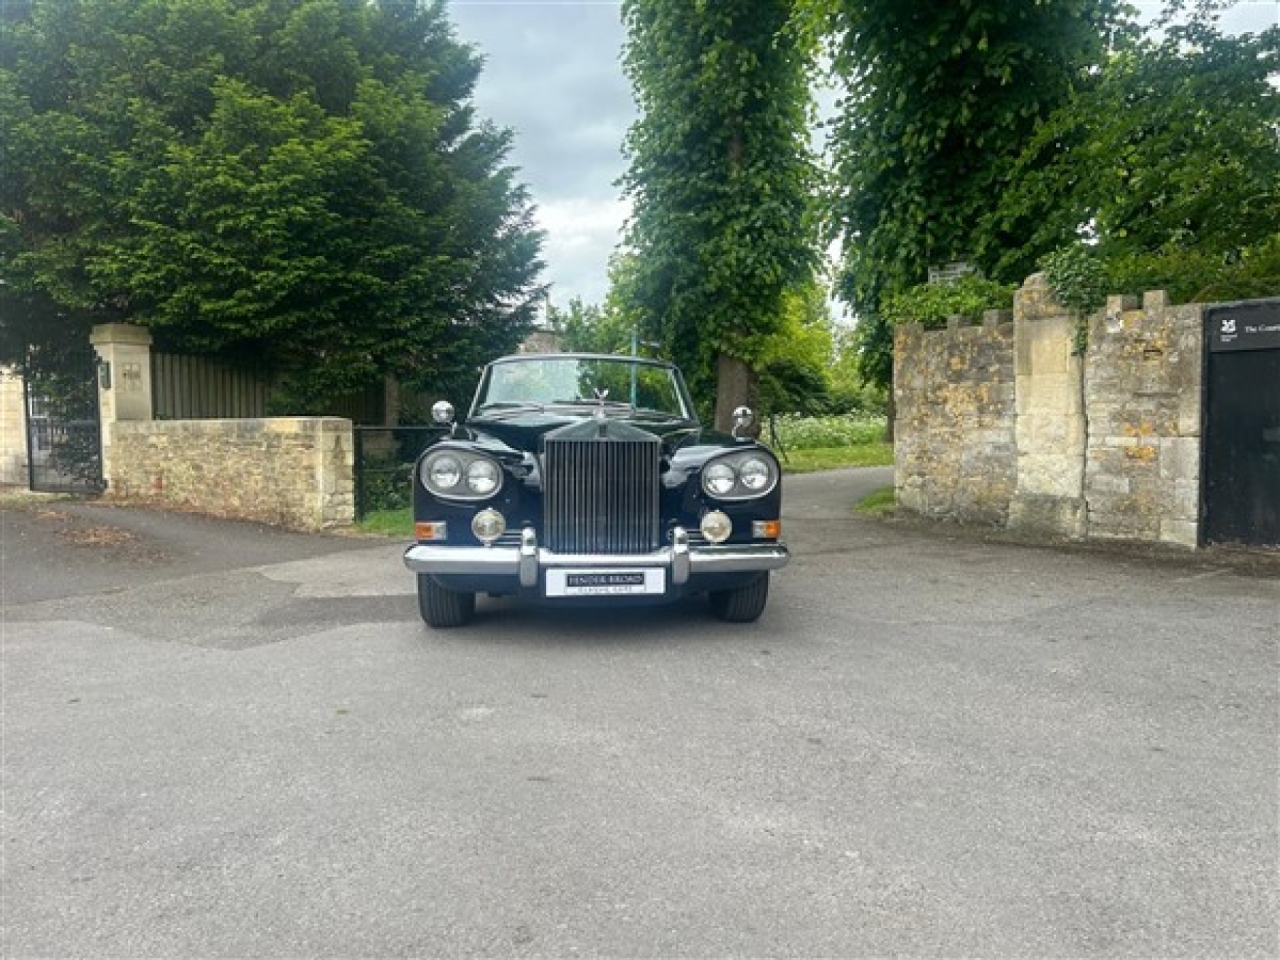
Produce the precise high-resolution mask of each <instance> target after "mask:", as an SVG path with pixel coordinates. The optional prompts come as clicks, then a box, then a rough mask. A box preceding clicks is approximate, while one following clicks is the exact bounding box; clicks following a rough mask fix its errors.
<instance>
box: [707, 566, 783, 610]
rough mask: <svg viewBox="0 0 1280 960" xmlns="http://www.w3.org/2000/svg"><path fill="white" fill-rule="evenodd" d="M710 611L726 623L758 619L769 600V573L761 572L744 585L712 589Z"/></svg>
mask: <svg viewBox="0 0 1280 960" xmlns="http://www.w3.org/2000/svg"><path fill="white" fill-rule="evenodd" d="M709 596H710V597H711V611H712V613H714V614H715V615H716V616H717V617H719V618H720V619H721V620H723V621H725V622H726V623H751V622H752V621H754V620H759V619H760V614H762V613H764V605H765V604H766V603H767V602H768V600H769V574H768V573H767V572H766V573H762V574H760V576H758V577H756V578H755V579H754V580H752V581H751V582H750V583H748V584H747V585H746V586H745V587H738V588H737V589H736V590H713V591H712V592H711V593H710V594H709Z"/></svg>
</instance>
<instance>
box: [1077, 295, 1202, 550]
mask: <svg viewBox="0 0 1280 960" xmlns="http://www.w3.org/2000/svg"><path fill="white" fill-rule="evenodd" d="M1203 329H1204V325H1203V321H1202V308H1201V307H1199V306H1198V305H1191V306H1185V307H1170V306H1169V305H1168V302H1167V300H1166V298H1165V296H1164V294H1163V293H1154V294H1147V296H1146V297H1145V298H1144V300H1143V306H1142V309H1137V304H1136V302H1132V301H1127V300H1125V299H1122V298H1113V299H1112V300H1111V301H1110V302H1109V303H1108V306H1107V310H1106V311H1104V312H1103V313H1101V314H1099V315H1098V316H1095V317H1094V318H1093V319H1092V320H1091V322H1090V324H1089V347H1088V352H1087V354H1086V367H1087V371H1088V374H1087V377H1086V380H1085V402H1086V406H1087V410H1088V416H1089V437H1088V449H1087V456H1086V460H1085V483H1084V491H1085V500H1086V502H1087V504H1088V510H1089V517H1088V523H1089V536H1091V537H1098V538H1112V539H1125V540H1150V541H1159V542H1165V543H1177V544H1182V545H1184V546H1188V547H1194V546H1196V543H1197V540H1198V524H1199V514H1200V438H1201V396H1202V369H1203V364H1202V357H1203V341H1204V336H1203Z"/></svg>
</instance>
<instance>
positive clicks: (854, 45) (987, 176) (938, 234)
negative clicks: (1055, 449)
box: [806, 0, 1120, 383]
mask: <svg viewBox="0 0 1280 960" xmlns="http://www.w3.org/2000/svg"><path fill="white" fill-rule="evenodd" d="M806 6H807V7H808V9H809V12H810V15H811V17H813V16H814V15H815V14H816V19H817V21H818V22H819V24H821V29H824V30H826V31H828V32H829V34H830V36H831V38H832V40H831V42H832V48H833V49H832V58H833V64H834V69H835V71H836V73H837V74H838V75H839V76H840V77H841V78H842V80H843V83H844V85H845V89H846V96H845V99H844V101H843V108H842V110H841V112H840V115H839V117H838V118H837V120H836V121H835V123H834V125H833V129H832V133H831V145H832V151H833V175H832V185H831V189H830V199H829V213H830V223H831V228H832V232H833V234H834V235H835V236H836V237H838V238H839V239H840V240H841V241H842V244H843V251H844V253H843V257H844V260H843V269H842V273H841V277H840V280H839V284H838V291H839V293H840V295H841V297H842V298H843V299H844V300H845V301H846V302H848V303H849V304H850V306H851V307H852V308H853V310H854V312H855V313H856V314H857V316H858V317H859V322H860V334H859V339H860V342H861V351H862V355H863V357H864V360H865V363H864V368H863V369H864V373H865V374H866V375H867V376H868V377H869V378H871V379H873V380H874V381H876V382H878V383H887V382H888V379H889V377H890V375H891V371H892V359H891V358H892V332H891V325H890V324H888V323H886V322H885V321H884V320H883V318H881V317H880V316H879V311H880V308H881V305H882V303H883V301H884V298H885V297H887V296H889V295H891V294H894V293H899V292H901V291H903V290H906V289H907V288H909V287H912V286H914V285H916V284H919V283H921V282H923V281H924V280H925V279H926V278H927V275H928V269H929V267H930V266H932V265H940V264H943V263H946V262H949V261H952V260H970V259H972V258H974V257H978V258H979V263H980V265H982V266H986V265H988V264H989V263H990V262H991V261H992V260H993V258H995V257H998V255H999V252H1000V251H1001V249H1002V245H1003V244H1005V243H1010V244H1015V245H1016V244H1018V243H1019V238H1018V237H1017V236H1016V235H1008V236H1003V235H1002V236H996V237H993V238H988V237H982V236H979V235H976V227H977V226H978V225H979V224H980V223H981V222H982V221H983V217H984V215H985V214H986V212H987V210H988V208H989V207H990V205H991V204H993V203H994V202H995V200H996V198H997V197H998V195H999V193H1000V192H1001V191H1002V190H1003V189H1004V187H1005V184H1006V183H1007V181H1008V177H1009V175H1010V171H1011V169H1012V167H1013V165H1014V163H1015V161H1016V160H1017V158H1018V157H1019V155H1020V154H1021V152H1022V149H1023V146H1024V144H1025V143H1026V141H1027V139H1028V138H1029V137H1030V136H1031V135H1032V133H1033V131H1034V130H1035V127H1036V124H1037V123H1038V122H1039V121H1040V120H1042V119H1043V118H1045V117H1047V116H1048V115H1049V114H1050V113H1051V112H1052V111H1053V110H1054V109H1055V108H1056V107H1057V106H1059V105H1060V104H1061V103H1063V102H1064V101H1065V99H1066V98H1067V97H1068V96H1069V94H1070V92H1071V90H1072V88H1073V86H1074V85H1076V84H1078V83H1081V82H1084V81H1085V80H1086V79H1087V73H1088V70H1089V69H1090V68H1091V67H1092V66H1093V65H1095V64H1097V63H1098V62H1100V60H1101V58H1102V56H1103V52H1104V50H1105V49H1106V45H1107V42H1108V37H1109V34H1110V31H1111V30H1112V28H1113V26H1114V25H1115V23H1116V18H1117V15H1118V10H1119V8H1120V4H1119V2H1118V0H1045V2H1039V3H1010V2H1008V0H954V2H948V3H902V2H900V0H810V2H809V3H808V4H806Z"/></svg>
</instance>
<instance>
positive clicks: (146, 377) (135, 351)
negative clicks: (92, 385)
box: [89, 323, 154, 490]
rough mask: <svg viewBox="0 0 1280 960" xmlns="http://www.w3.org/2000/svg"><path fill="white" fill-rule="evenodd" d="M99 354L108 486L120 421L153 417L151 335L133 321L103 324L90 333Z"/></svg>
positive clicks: (100, 392) (103, 444)
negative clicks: (113, 448) (116, 429)
mask: <svg viewBox="0 0 1280 960" xmlns="http://www.w3.org/2000/svg"><path fill="white" fill-rule="evenodd" d="M89 342H90V343H92V344H93V348H94V350H96V351H97V353H98V359H99V366H98V411H99V418H100V420H101V422H102V475H103V478H104V479H105V480H106V481H107V489H108V490H109V489H110V488H111V485H112V478H113V477H114V476H115V471H114V470H113V468H112V462H111V441H112V438H113V435H114V428H115V425H116V424H117V423H118V422H120V421H121V420H151V419H152V412H153V409H154V406H153V403H152V393H151V334H150V332H148V331H147V330H146V329H145V328H143V327H138V326H134V325H133V324H131V323H104V324H99V325H98V326H96V327H94V328H93V331H92V333H91V334H90V336H89Z"/></svg>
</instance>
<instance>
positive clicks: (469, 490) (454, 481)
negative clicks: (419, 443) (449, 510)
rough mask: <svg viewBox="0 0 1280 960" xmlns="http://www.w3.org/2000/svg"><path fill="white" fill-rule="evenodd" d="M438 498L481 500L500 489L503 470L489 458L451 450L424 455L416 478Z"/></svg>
mask: <svg viewBox="0 0 1280 960" xmlns="http://www.w3.org/2000/svg"><path fill="white" fill-rule="evenodd" d="M419 475H420V476H421V478H422V485H423V486H424V487H426V488H427V490H429V491H430V492H431V493H433V494H435V495H436V496H438V497H446V498H449V499H454V500H483V499H486V498H488V497H491V496H493V495H494V494H496V493H497V492H498V490H499V489H500V488H501V487H502V466H501V465H500V464H499V463H498V462H497V461H496V460H494V459H493V458H492V457H489V456H486V455H485V454H482V453H474V452H472V451H470V450H466V449H463V448H461V447H454V446H450V447H447V448H444V449H440V450H436V451H435V452H433V453H429V454H427V456H426V457H425V458H424V459H423V461H422V467H421V470H420V474H419Z"/></svg>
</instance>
